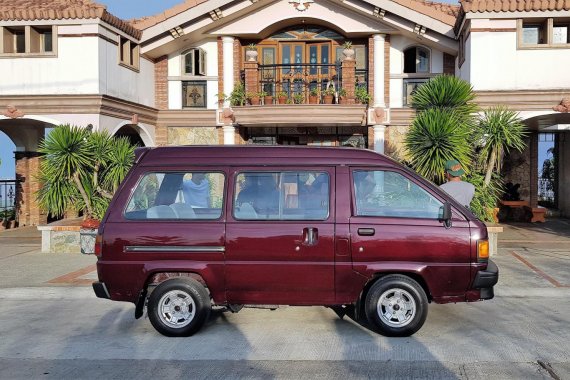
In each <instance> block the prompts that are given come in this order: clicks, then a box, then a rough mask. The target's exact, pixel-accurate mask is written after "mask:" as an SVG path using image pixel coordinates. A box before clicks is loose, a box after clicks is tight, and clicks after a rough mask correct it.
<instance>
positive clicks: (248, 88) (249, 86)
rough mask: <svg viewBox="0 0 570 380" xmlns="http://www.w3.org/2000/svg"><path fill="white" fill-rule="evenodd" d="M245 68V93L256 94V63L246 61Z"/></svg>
mask: <svg viewBox="0 0 570 380" xmlns="http://www.w3.org/2000/svg"><path fill="white" fill-rule="evenodd" d="M244 67H245V92H246V93H248V92H258V91H259V90H258V80H257V62H250V61H247V62H245V63H244Z"/></svg>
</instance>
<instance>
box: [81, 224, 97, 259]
mask: <svg viewBox="0 0 570 380" xmlns="http://www.w3.org/2000/svg"><path fill="white" fill-rule="evenodd" d="M96 237H97V229H96V228H81V229H80V230H79V245H80V247H81V253H83V254H86V255H92V254H94V253H95V238H96Z"/></svg>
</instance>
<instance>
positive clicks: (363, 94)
mask: <svg viewBox="0 0 570 380" xmlns="http://www.w3.org/2000/svg"><path fill="white" fill-rule="evenodd" d="M354 97H355V98H356V102H357V103H361V104H368V103H370V101H371V100H372V96H370V94H369V93H368V91H367V90H366V88H365V87H357V88H356V90H355V91H354Z"/></svg>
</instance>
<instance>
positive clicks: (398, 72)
mask: <svg viewBox="0 0 570 380" xmlns="http://www.w3.org/2000/svg"><path fill="white" fill-rule="evenodd" d="M412 46H422V47H424V48H427V49H428V50H429V51H430V73H433V74H438V73H443V52H442V51H439V50H437V49H434V48H432V47H430V46H426V45H422V44H421V43H418V41H416V40H413V39H410V38H408V37H405V36H401V35H391V36H390V108H400V107H402V106H403V96H404V77H407V75H406V74H404V50H406V49H407V48H409V47H412ZM410 77H412V76H410ZM413 77H414V78H421V75H419V74H418V75H415V74H414V75H413Z"/></svg>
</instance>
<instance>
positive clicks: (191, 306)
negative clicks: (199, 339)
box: [148, 278, 212, 337]
mask: <svg viewBox="0 0 570 380" xmlns="http://www.w3.org/2000/svg"><path fill="white" fill-rule="evenodd" d="M211 308H212V305H211V303H210V296H209V295H208V292H207V291H206V288H204V286H203V285H202V284H200V283H199V282H198V281H196V280H194V279H191V278H176V279H172V280H168V281H165V282H163V283H161V284H160V285H158V286H157V287H156V289H154V290H153V292H152V293H151V295H150V297H149V300H148V317H149V319H150V323H152V325H153V327H154V328H155V329H156V330H157V331H158V332H159V333H161V334H162V335H166V336H173V337H178V336H190V335H192V334H194V333H195V332H197V331H198V330H200V328H201V327H202V326H203V325H204V323H205V322H206V320H207V319H208V316H209V315H210V310H211Z"/></svg>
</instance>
